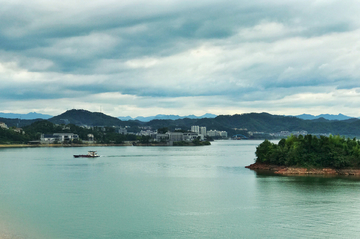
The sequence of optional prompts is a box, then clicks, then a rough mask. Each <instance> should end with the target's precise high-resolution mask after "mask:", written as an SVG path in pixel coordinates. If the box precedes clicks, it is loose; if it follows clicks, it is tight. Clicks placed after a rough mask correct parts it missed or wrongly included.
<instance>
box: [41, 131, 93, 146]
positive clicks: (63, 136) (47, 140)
mask: <svg viewBox="0 0 360 239" xmlns="http://www.w3.org/2000/svg"><path fill="white" fill-rule="evenodd" d="M87 137H88V139H87V140H86V141H84V140H83V142H84V143H93V142H94V140H95V139H94V135H93V134H88V135H87ZM76 140H80V138H79V135H77V134H73V133H54V134H41V136H40V143H41V144H54V143H65V144H66V143H71V142H74V141H76Z"/></svg>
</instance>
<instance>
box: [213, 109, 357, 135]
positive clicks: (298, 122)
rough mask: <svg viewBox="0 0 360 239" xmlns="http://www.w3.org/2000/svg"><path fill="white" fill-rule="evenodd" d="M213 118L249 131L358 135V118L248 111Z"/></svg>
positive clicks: (232, 126) (229, 126) (220, 122)
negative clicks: (304, 131) (314, 116)
mask: <svg viewBox="0 0 360 239" xmlns="http://www.w3.org/2000/svg"><path fill="white" fill-rule="evenodd" d="M214 120H216V122H217V123H218V124H223V125H226V126H227V127H228V128H246V129H247V130H249V131H262V132H267V133H271V132H279V131H299V130H306V131H308V132H309V133H331V134H341V135H360V120H358V119H356V120H354V119H349V120H342V121H331V120H326V119H324V118H321V119H318V120H302V119H299V118H296V117H292V116H279V115H271V114H268V113H250V114H242V115H233V116H229V115H223V116H218V117H216V118H215V119H214Z"/></svg>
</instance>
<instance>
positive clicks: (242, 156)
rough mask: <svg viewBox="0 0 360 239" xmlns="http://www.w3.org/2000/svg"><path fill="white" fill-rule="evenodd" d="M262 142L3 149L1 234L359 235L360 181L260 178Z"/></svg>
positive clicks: (42, 238) (45, 238) (41, 237)
mask: <svg viewBox="0 0 360 239" xmlns="http://www.w3.org/2000/svg"><path fill="white" fill-rule="evenodd" d="M259 143H261V141H216V142H213V143H212V145H211V146H206V147H96V148H20V149H0V238H1V237H3V238H29V239H57V238H59V239H60V238H61V239H62V238H64V239H65V238H66V239H67V238H74V239H82V238H84V239H85V238H86V239H91V238H112V239H113V238H358V237H359V234H360V180H359V179H356V178H349V177H348V178H339V177H333V178H326V177H301V176H299V177H286V176H277V175H271V174H268V175H264V174H257V173H255V172H254V171H251V170H249V169H246V168H244V166H246V165H249V164H251V163H253V162H254V158H255V148H256V146H257V145H258V144H259ZM88 150H97V151H98V153H99V155H101V157H100V158H96V159H86V158H78V159H75V158H73V154H83V153H86V152H87V151H88Z"/></svg>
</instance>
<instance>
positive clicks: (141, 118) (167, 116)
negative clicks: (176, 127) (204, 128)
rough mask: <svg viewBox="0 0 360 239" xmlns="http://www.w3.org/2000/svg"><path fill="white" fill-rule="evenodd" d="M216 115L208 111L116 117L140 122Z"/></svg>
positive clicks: (213, 116)
mask: <svg viewBox="0 0 360 239" xmlns="http://www.w3.org/2000/svg"><path fill="white" fill-rule="evenodd" d="M216 116H217V115H214V114H210V113H206V114H204V115H202V116H196V115H187V116H179V115H163V114H158V115H156V116H148V117H143V116H138V117H136V118H132V117H130V116H125V117H124V116H120V117H118V118H119V119H120V120H124V121H125V120H139V121H142V122H149V121H151V120H178V119H185V118H188V119H203V118H215V117H216Z"/></svg>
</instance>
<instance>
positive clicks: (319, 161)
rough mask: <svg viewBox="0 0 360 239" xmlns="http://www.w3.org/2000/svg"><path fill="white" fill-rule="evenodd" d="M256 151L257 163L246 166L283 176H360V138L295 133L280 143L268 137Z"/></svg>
mask: <svg viewBox="0 0 360 239" xmlns="http://www.w3.org/2000/svg"><path fill="white" fill-rule="evenodd" d="M255 154H256V160H255V163H254V164H252V165H249V166H247V167H246V168H249V169H252V170H268V171H272V172H275V173H277V174H283V175H287V174H301V175H314V174H327V175H357V176H360V142H359V141H358V140H357V139H356V138H353V139H350V138H347V139H346V138H345V137H341V136H339V135H337V136H332V135H330V136H329V137H326V136H320V137H319V138H318V137H316V136H313V135H305V136H302V135H299V136H294V135H292V136H290V137H288V138H286V139H281V140H280V141H279V143H278V144H275V143H272V142H270V141H268V140H265V141H264V142H262V143H261V144H260V145H259V146H258V147H257V148H256V152H255Z"/></svg>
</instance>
